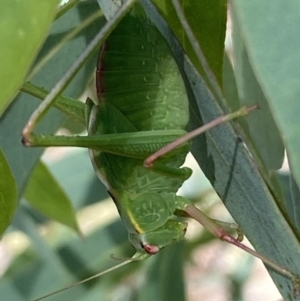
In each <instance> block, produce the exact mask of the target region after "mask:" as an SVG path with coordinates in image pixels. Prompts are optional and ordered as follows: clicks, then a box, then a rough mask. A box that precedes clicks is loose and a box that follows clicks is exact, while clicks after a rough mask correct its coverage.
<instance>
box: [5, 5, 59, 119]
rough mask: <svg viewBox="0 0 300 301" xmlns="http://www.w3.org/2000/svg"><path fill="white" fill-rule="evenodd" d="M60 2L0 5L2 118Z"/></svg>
mask: <svg viewBox="0 0 300 301" xmlns="http://www.w3.org/2000/svg"><path fill="white" fill-rule="evenodd" d="M59 2H60V1H59V0H54V1H40V0H27V1H18V0H2V1H1V3H0V28H1V29H2V30H1V31H0V40H1V47H0V64H1V69H0V82H1V87H2V88H1V90H0V116H1V115H2V113H3V111H4V110H5V108H6V107H7V106H8V104H9V102H10V101H11V100H12V98H13V97H14V96H15V95H16V93H17V92H18V90H19V88H20V86H21V85H22V82H23V80H24V77H25V76H26V73H27V71H28V69H29V67H30V65H31V64H32V61H33V60H34V58H35V56H36V54H37V51H38V50H39V48H40V46H41V44H42V42H43V41H44V39H45V37H46V34H47V33H48V30H49V28H50V25H51V22H52V21H53V19H54V16H55V12H56V9H57V7H58V4H59Z"/></svg>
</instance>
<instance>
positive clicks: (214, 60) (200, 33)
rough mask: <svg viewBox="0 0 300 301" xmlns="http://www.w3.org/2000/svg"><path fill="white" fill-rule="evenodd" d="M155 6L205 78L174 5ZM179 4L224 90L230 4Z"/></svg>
mask: <svg viewBox="0 0 300 301" xmlns="http://www.w3.org/2000/svg"><path fill="white" fill-rule="evenodd" d="M152 2H153V3H154V4H155V5H156V6H157V7H158V8H159V10H160V13H161V14H162V16H163V17H164V18H165V20H166V21H167V22H168V25H169V26H170V27H171V29H172V30H173V32H174V34H175V36H176V37H177V39H178V40H179V42H180V43H181V45H182V46H183V48H184V50H185V52H186V53H187V55H188V56H189V58H190V59H191V61H192V62H193V64H194V65H195V67H196V68H197V69H198V71H199V72H200V73H202V74H203V71H202V70H203V69H202V67H201V65H200V63H199V61H198V59H197V57H196V55H195V53H194V50H193V48H192V46H191V44H190V43H189V41H188V38H187V35H186V33H185V31H184V30H183V28H182V26H181V24H180V21H179V19H178V17H177V15H176V12H175V10H174V7H173V4H172V1H171V0H163V1H162V0H154V1H152ZM180 2H181V5H182V7H183V10H184V13H185V17H186V19H187V21H188V23H189V25H190V27H191V29H192V31H193V34H194V35H195V37H196V39H197V41H198V43H199V44H200V46H201V48H202V51H203V53H204V55H205V57H206V60H207V62H208V64H209V66H210V68H211V70H212V72H213V74H214V75H215V76H216V78H217V81H218V83H219V85H220V86H221V85H222V69H223V53H224V40H225V30H226V12H227V7H226V3H227V2H226V1H225V0H201V1H199V0H185V1H180Z"/></svg>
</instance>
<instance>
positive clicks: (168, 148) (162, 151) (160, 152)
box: [144, 105, 258, 167]
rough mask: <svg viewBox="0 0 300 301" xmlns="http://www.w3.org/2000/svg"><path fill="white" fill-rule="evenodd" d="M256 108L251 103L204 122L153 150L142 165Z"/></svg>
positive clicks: (150, 165)
mask: <svg viewBox="0 0 300 301" xmlns="http://www.w3.org/2000/svg"><path fill="white" fill-rule="evenodd" d="M256 109H258V106H257V105H253V106H251V107H241V108H240V109H239V110H238V111H235V112H233V113H230V114H227V115H224V116H220V117H218V118H216V119H214V120H212V121H211V122H209V123H207V124H204V125H203V126H201V127H199V128H197V129H195V130H193V131H191V132H189V133H187V134H185V135H183V136H181V137H179V138H178V139H176V140H174V141H173V142H171V143H170V144H168V145H166V146H165V147H163V148H161V149H160V150H158V151H157V152H155V153H153V154H152V155H150V156H149V157H147V158H146V159H145V161H144V166H145V167H152V165H153V164H154V162H155V161H156V160H157V159H159V158H160V157H162V156H164V155H166V154H168V153H169V152H171V151H173V150H174V149H176V148H178V147H180V146H182V145H183V144H185V143H186V142H188V141H190V140H191V139H193V138H195V137H197V136H199V135H201V134H203V133H205V132H206V131H208V130H210V129H212V128H214V127H216V126H218V125H221V124H223V123H225V122H228V121H232V120H233V119H236V118H239V117H243V116H246V115H248V114H249V113H250V112H252V111H253V110H256Z"/></svg>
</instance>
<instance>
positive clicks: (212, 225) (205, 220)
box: [182, 204, 300, 294]
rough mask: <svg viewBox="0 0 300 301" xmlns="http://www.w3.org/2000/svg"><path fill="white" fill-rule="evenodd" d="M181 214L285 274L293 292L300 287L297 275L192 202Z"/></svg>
mask: <svg viewBox="0 0 300 301" xmlns="http://www.w3.org/2000/svg"><path fill="white" fill-rule="evenodd" d="M182 214H183V215H184V216H188V217H191V218H193V219H195V220H196V221H198V222H199V223H200V224H202V225H203V226H204V227H205V228H206V229H207V230H208V231H209V232H210V233H211V234H213V235H214V236H215V237H217V238H219V239H220V240H222V241H225V242H228V243H230V244H233V245H235V246H236V247H238V248H240V249H242V250H244V251H245V252H247V253H249V254H251V255H253V256H255V257H257V258H259V259H260V260H262V261H263V262H264V263H265V264H266V265H268V266H269V267H271V268H272V269H273V270H275V271H276V272H278V273H279V274H281V275H283V276H286V277H288V278H290V279H291V280H292V283H293V286H294V294H297V293H298V291H299V289H300V279H299V277H298V276H296V275H295V274H294V273H292V272H291V271H289V270H287V269H286V268H284V267H283V266H281V265H279V264H277V263H276V262H274V261H272V260H271V259H269V258H267V257H266V256H264V255H262V254H260V253H258V252H256V251H255V250H253V249H251V248H249V247H247V246H246V245H245V244H243V243H242V242H241V241H240V238H239V237H238V238H234V237H233V236H232V235H230V234H229V233H228V232H227V231H226V230H225V229H224V227H222V224H220V223H219V222H216V221H215V220H213V219H211V218H209V217H208V216H207V215H206V214H204V213H203V212H202V211H201V210H199V209H198V208H197V207H195V206H194V205H192V204H188V205H186V206H185V208H184V209H183V210H182Z"/></svg>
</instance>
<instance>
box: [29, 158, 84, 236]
mask: <svg viewBox="0 0 300 301" xmlns="http://www.w3.org/2000/svg"><path fill="white" fill-rule="evenodd" d="M24 197H25V198H26V200H27V201H28V202H29V203H30V205H31V206H33V207H34V208H35V209H36V210H37V211H39V212H41V213H42V214H43V215H45V216H46V217H48V218H49V219H52V220H55V221H57V222H59V223H62V224H64V225H66V226H68V227H70V228H72V229H74V230H75V231H77V232H80V230H79V227H78V224H77V220H76V212H75V210H74V208H73V206H72V203H71V201H70V200H69V198H68V196H67V195H66V193H65V192H64V191H63V189H62V188H61V186H60V185H59V183H58V182H57V181H56V179H55V178H54V177H53V176H52V174H51V173H50V171H49V170H48V168H47V167H46V165H45V164H44V163H42V162H41V161H40V162H39V163H38V164H37V166H36V167H35V169H34V171H33V173H32V175H31V177H30V180H29V182H28V184H27V187H26V190H25V193H24Z"/></svg>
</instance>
